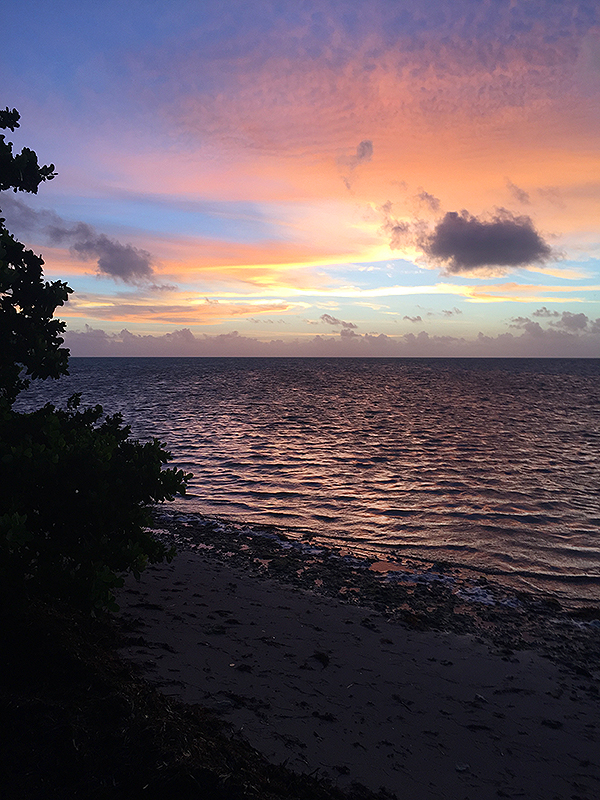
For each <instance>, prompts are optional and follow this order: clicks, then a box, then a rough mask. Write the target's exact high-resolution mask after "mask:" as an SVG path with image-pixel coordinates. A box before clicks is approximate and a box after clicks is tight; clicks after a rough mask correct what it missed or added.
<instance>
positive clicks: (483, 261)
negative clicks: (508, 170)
mask: <svg viewBox="0 0 600 800" xmlns="http://www.w3.org/2000/svg"><path fill="white" fill-rule="evenodd" d="M419 244H420V247H421V249H422V250H423V252H424V253H425V255H426V256H427V257H428V258H429V259H431V260H432V261H434V262H436V263H439V264H442V265H444V267H445V269H446V272H447V273H448V274H455V275H459V274H461V273H465V272H467V273H469V272H470V273H472V272H478V271H479V272H483V273H484V274H486V273H487V274H489V271H490V268H493V267H495V268H498V267H500V268H502V270H503V271H508V269H512V268H515V267H525V266H528V265H529V264H532V263H543V262H545V261H548V260H549V259H550V258H552V257H553V255H554V253H553V250H552V248H551V247H550V246H549V245H548V244H547V243H546V242H545V241H544V240H543V239H542V237H541V236H540V234H539V233H538V232H537V231H536V230H535V228H534V227H533V223H532V221H531V219H530V218H529V217H525V216H519V217H517V216H514V215H513V214H511V213H510V212H509V211H506V209H499V211H498V212H497V213H496V215H495V216H494V217H492V219H491V220H489V221H487V220H480V219H478V218H477V217H474V216H472V215H471V214H469V213H468V212H467V211H462V212H461V213H460V214H459V213H457V212H456V211H449V212H448V213H447V214H446V215H445V216H444V217H443V218H442V219H441V220H440V222H438V223H437V225H436V227H435V229H434V231H433V233H431V234H429V235H427V236H424V237H423V238H422V239H421V241H420V243H419Z"/></svg>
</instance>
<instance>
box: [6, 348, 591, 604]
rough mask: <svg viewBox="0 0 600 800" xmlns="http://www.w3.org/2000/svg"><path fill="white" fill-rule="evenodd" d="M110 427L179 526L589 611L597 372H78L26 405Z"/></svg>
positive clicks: (141, 364)
mask: <svg viewBox="0 0 600 800" xmlns="http://www.w3.org/2000/svg"><path fill="white" fill-rule="evenodd" d="M75 391H81V392H82V395H83V396H82V401H83V403H88V404H92V403H93V404H95V403H97V402H100V403H101V404H102V405H103V406H104V407H105V410H106V411H109V412H115V411H120V412H121V413H122V414H123V416H124V418H125V420H126V421H127V422H128V423H129V424H130V425H131V427H132V430H133V433H134V434H135V435H136V436H137V437H141V438H148V437H154V436H156V437H158V438H160V439H161V440H163V441H165V442H166V443H167V445H168V447H169V449H170V450H171V452H172V453H173V456H174V463H175V464H176V465H177V466H180V467H182V468H184V469H186V470H189V471H192V472H193V473H194V478H193V480H192V483H191V485H190V492H189V497H188V498H187V499H185V500H179V501H177V502H178V504H179V507H180V508H185V509H187V510H189V511H195V512H198V513H201V514H205V515H217V516H221V517H225V518H227V519H230V520H238V521H241V520H244V521H246V522H249V523H252V524H258V525H264V524H270V525H275V526H278V527H280V528H282V529H283V530H285V532H286V533H288V534H291V535H297V536H301V535H304V534H305V533H306V532H309V533H311V534H313V535H314V536H315V538H316V539H317V540H319V541H322V542H324V543H326V544H329V545H343V546H346V547H350V548H355V549H356V550H358V551H360V552H363V553H364V552H369V553H374V554H377V555H380V556H386V555H392V556H395V557H398V556H402V555H410V556H411V557H421V558H423V559H426V560H431V561H435V560H448V561H451V562H452V563H455V564H458V565H461V566H464V567H468V568H473V569H476V570H478V571H483V572H485V573H488V574H495V575H497V576H498V578H499V579H500V580H504V581H508V582H509V583H512V584H513V585H514V584H516V585H518V586H520V587H522V588H523V587H530V588H537V589H541V590H544V591H552V592H555V593H557V594H558V595H561V596H563V597H576V598H579V599H583V600H598V599H599V594H600V536H599V530H600V507H599V501H598V487H599V486H600V464H599V462H600V455H599V454H600V360H562V359H539V360H538V359H523V360H521V359H493V360H492V359H489V360H488V359H481V360H480V359H464V360H463V359H284V358H282V359H269V358H267V359H258V358H257V359H253V358H239V359H238V358H213V359H210V358H140V359H108V358H106V359H102V358H81V359H71V375H70V376H69V377H68V378H63V379H61V380H60V381H58V382H46V383H39V384H38V385H36V386H34V387H33V388H32V389H30V390H29V391H28V392H27V393H25V395H24V396H23V398H22V400H21V401H20V404H21V407H31V406H35V405H38V404H40V403H43V402H45V401H46V400H50V401H52V402H54V403H56V404H62V403H64V402H65V401H66V398H67V397H68V396H69V395H70V394H72V393H73V392H75Z"/></svg>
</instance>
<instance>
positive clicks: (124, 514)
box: [0, 108, 190, 610]
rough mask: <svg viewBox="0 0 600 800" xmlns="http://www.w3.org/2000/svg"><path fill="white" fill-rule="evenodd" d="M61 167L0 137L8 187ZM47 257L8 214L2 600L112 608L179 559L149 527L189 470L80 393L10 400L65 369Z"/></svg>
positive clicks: (0, 288)
mask: <svg viewBox="0 0 600 800" xmlns="http://www.w3.org/2000/svg"><path fill="white" fill-rule="evenodd" d="M18 124H19V114H18V112H17V111H16V110H14V109H13V110H12V111H10V110H9V109H8V108H7V109H6V110H5V111H0V127H2V128H3V129H6V128H9V129H10V130H14V129H15V128H16V127H17V126H18ZM55 174H56V173H55V172H54V165H53V164H51V165H50V166H43V167H40V166H39V164H38V160H37V156H36V154H35V153H34V152H33V151H32V150H29V149H27V148H24V149H23V151H22V152H21V153H20V154H19V155H14V154H13V151H12V144H11V143H10V142H8V143H7V142H6V141H5V137H4V136H3V135H0V187H1V188H2V189H14V190H15V191H24V192H33V193H36V192H37V189H38V186H39V184H40V183H42V182H43V181H45V180H51V179H52V178H54V177H55ZM43 263H44V262H43V261H42V259H41V258H40V257H39V256H37V255H35V253H33V252H32V251H31V250H27V249H26V248H25V247H24V245H23V244H21V243H20V242H18V241H17V240H16V239H15V238H14V237H13V236H12V235H11V234H10V233H9V231H8V230H7V229H6V227H5V225H4V220H3V219H0V346H1V347H0V600H4V601H7V600H8V601H9V602H13V601H14V600H15V599H16V598H17V597H18V598H21V599H22V598H24V597H28V596H31V595H42V596H50V597H54V598H56V597H60V598H63V599H66V600H70V601H72V602H76V603H77V604H78V605H83V606H84V607H87V608H90V609H92V610H94V609H95V610H98V609H101V608H109V609H110V608H114V607H115V606H114V591H113V590H114V588H115V587H117V586H119V585H120V584H121V583H122V575H123V574H124V573H126V572H133V573H134V574H138V573H139V572H140V571H141V570H142V569H144V567H145V566H146V564H147V563H148V562H157V561H161V560H163V559H164V558H170V557H171V555H172V551H171V549H170V548H168V547H167V546H166V545H164V544H163V543H161V542H159V541H157V540H156V539H154V538H153V536H152V535H151V534H150V533H149V532H148V530H147V527H148V525H149V523H150V521H151V510H152V508H153V506H154V504H155V503H157V502H161V501H163V500H172V499H173V497H174V495H175V494H183V493H184V492H185V484H186V481H187V480H188V478H189V477H190V476H188V475H186V474H185V473H183V472H182V471H181V470H177V469H163V466H164V465H165V464H166V462H167V461H168V460H169V458H170V454H169V453H168V452H167V451H166V450H165V449H164V447H163V445H162V444H161V443H160V442H159V441H158V440H157V439H154V440H153V441H151V442H146V443H142V442H138V441H135V440H131V439H130V438H129V434H130V429H129V427H127V426H126V425H123V420H122V417H121V416H120V415H119V414H115V415H114V416H107V417H105V418H104V415H103V411H102V407H101V406H95V407H94V408H88V409H83V410H80V409H79V408H78V406H79V396H78V395H74V396H73V397H72V398H71V399H70V400H69V403H68V405H67V408H66V409H56V408H54V406H52V405H50V404H48V405H46V406H44V407H43V408H41V409H39V410H37V411H34V412H32V413H29V414H23V413H18V412H16V411H15V410H14V408H13V404H14V401H15V399H16V397H17V395H18V394H19V392H20V391H21V390H23V389H24V388H26V387H27V386H28V385H29V382H30V380H31V379H35V378H44V379H45V378H59V377H60V376H61V375H64V374H66V373H67V367H68V356H69V351H68V350H67V349H66V348H61V346H60V345H61V344H62V343H63V339H62V337H61V336H60V334H61V333H62V332H63V331H64V328H65V325H64V323H63V322H61V321H60V320H57V319H55V318H54V312H55V310H56V308H57V307H58V306H61V305H63V303H65V302H66V301H67V300H68V296H69V293H70V292H71V289H70V288H69V287H68V286H67V284H66V283H63V282H62V281H55V282H54V283H48V282H46V281H44V278H43V273H42V265H43Z"/></svg>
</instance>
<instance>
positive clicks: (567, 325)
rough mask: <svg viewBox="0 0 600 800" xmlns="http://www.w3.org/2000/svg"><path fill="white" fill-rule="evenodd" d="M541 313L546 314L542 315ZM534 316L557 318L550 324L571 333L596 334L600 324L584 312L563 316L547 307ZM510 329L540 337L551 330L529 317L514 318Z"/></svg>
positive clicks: (569, 312) (567, 313)
mask: <svg viewBox="0 0 600 800" xmlns="http://www.w3.org/2000/svg"><path fill="white" fill-rule="evenodd" d="M540 311H543V312H545V313H543V314H540V313H539V312H540ZM532 316H534V317H557V318H558V319H553V320H552V321H551V322H550V325H552V326H553V327H554V328H562V329H563V330H565V331H568V332H570V333H580V332H581V333H582V332H584V331H586V330H590V331H591V332H592V333H596V332H597V331H596V327H597V325H598V322H599V320H591V319H590V318H589V317H588V316H587V315H586V314H584V313H583V312H581V313H579V314H573V313H572V312H571V311H563V312H562V314H559V313H558V312H557V311H549V310H548V309H547V308H546V307H544V308H540V309H538V310H537V311H534V312H533V314H532ZM588 326H589V328H588ZM510 327H511V328H522V329H523V330H526V331H528V332H529V333H534V334H536V335H540V333H548V331H549V329H546V330H544V329H543V328H542V327H541V325H540V324H539V322H533V321H532V320H530V319H529V317H514V318H513V319H512V320H511V322H510Z"/></svg>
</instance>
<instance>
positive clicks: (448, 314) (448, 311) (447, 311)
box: [442, 306, 462, 317]
mask: <svg viewBox="0 0 600 800" xmlns="http://www.w3.org/2000/svg"><path fill="white" fill-rule="evenodd" d="M442 314H443V315H444V316H445V317H453V316H455V315H458V314H462V311H461V310H460V308H456V306H454V308H452V309H448V308H444V309H442Z"/></svg>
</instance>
